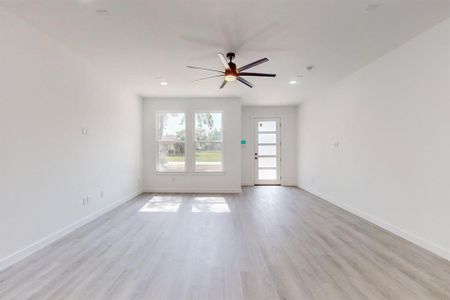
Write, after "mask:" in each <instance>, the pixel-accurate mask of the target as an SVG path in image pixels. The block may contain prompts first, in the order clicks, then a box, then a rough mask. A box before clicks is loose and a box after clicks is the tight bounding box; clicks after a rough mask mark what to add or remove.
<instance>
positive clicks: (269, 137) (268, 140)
mask: <svg viewBox="0 0 450 300" xmlns="http://www.w3.org/2000/svg"><path fill="white" fill-rule="evenodd" d="M258 143H259V144H276V143H277V134H276V133H259V134H258Z"/></svg>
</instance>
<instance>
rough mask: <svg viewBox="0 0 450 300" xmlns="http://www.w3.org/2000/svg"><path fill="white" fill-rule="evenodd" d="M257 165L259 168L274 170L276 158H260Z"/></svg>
mask: <svg viewBox="0 0 450 300" xmlns="http://www.w3.org/2000/svg"><path fill="white" fill-rule="evenodd" d="M258 164H259V167H260V168H276V167H277V158H276V157H260V158H258Z"/></svg>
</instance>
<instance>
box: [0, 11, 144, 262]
mask: <svg viewBox="0 0 450 300" xmlns="http://www.w3.org/2000/svg"><path fill="white" fill-rule="evenodd" d="M0 101H1V102H0V105H1V106H0V151H1V152H0V154H1V156H0V179H1V181H0V182H1V186H0V188H1V190H0V196H1V198H0V269H1V268H4V267H6V266H7V265H9V264H11V263H12V262H14V261H16V260H18V259H20V258H22V257H23V256H25V255H28V254H30V253H31V252H33V251H35V250H36V249H38V248H40V247H42V246H44V245H45V244H47V243H48V242H50V241H52V240H53V239H55V238H57V237H59V236H61V235H62V234H63V233H65V232H67V231H68V230H70V229H73V228H74V227H76V226H77V225H79V224H82V223H83V222H85V221H87V220H89V219H90V217H89V216H91V217H92V216H93V215H95V214H96V213H99V212H102V211H104V210H105V209H106V208H108V207H111V206H113V205H114V204H116V203H117V202H121V201H124V200H128V199H129V198H131V197H132V196H134V195H135V194H136V193H139V192H140V191H141V188H142V183H141V177H142V169H141V167H142V102H141V100H140V99H138V98H137V97H136V96H134V95H131V94H128V93H125V91H124V90H123V89H122V88H121V87H120V85H117V84H115V83H113V82H111V81H109V80H108V79H107V77H106V76H105V74H103V73H99V72H98V71H97V70H95V69H94V68H92V67H90V66H88V65H86V64H85V62H84V61H83V60H81V59H80V58H79V57H78V56H76V55H74V54H73V53H72V52H71V51H69V50H68V49H66V48H64V47H63V46H61V45H60V44H58V43H57V42H55V41H53V40H52V39H50V38H48V37H47V36H45V35H44V34H41V33H40V32H38V31H36V30H34V29H33V28H32V27H30V26H29V25H27V24H26V23H24V22H22V21H21V20H19V19H17V18H16V17H14V16H12V15H11V14H9V13H7V12H5V11H3V10H1V9H0ZM82 127H87V128H88V131H89V135H88V136H84V135H82V134H81V128H82ZM101 191H103V192H104V197H103V198H101V197H100V193H101ZM85 195H89V196H90V197H91V200H90V203H89V204H88V205H85V206H83V205H82V198H83V197H84V196H85Z"/></svg>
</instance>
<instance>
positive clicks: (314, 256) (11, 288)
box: [0, 187, 450, 300]
mask: <svg viewBox="0 0 450 300" xmlns="http://www.w3.org/2000/svg"><path fill="white" fill-rule="evenodd" d="M0 299H20V300H22V299H39V300H40V299H58V300H60V299H76V300H81V299H83V300H84V299H108V300H111V299H119V300H122V299H161V300H170V299H176V300H179V299H196V300H197V299H200V300H201V299H214V300H219V299H225V300H234V299H236V300H244V299H255V300H261V299H268V300H276V299H285V300H286V299H295V300H297V299H311V300H322V299H333V300H336V299H338V300H339V299H342V300H344V299H345V300H349V299H358V300H362V299H376V300H380V299H393V300H394V299H395V300H402V299H405V300H411V299H447V300H449V299H450V263H449V262H448V261H446V260H444V259H442V258H439V257H437V256H435V255H433V254H431V253H430V252H428V251H425V250H424V249H422V248H419V247H417V246H415V245H413V244H411V243H409V242H407V241H405V240H404V239H401V238H399V237H397V236H395V235H393V234H391V233H389V232H387V231H385V230H383V229H381V228H379V227H377V226H375V225H373V224H371V223H368V222H367V221H365V220H363V219H361V218H359V217H357V216H354V215H352V214H350V213H348V212H346V211H344V210H342V209H340V208H338V207H336V206H333V205H331V204H330V203H328V202H326V201H324V200H322V199H320V198H318V197H316V196H314V195H311V194H309V193H307V192H305V191H302V190H299V189H297V188H288V187H249V188H244V190H243V193H241V194H216V195H196V194H173V195H169V194H158V195H157V194H143V195H141V196H139V197H137V198H135V199H133V200H132V201H129V202H127V203H125V204H124V205H122V206H120V207H118V208H116V209H115V210H113V211H111V212H109V213H108V214H106V215H104V216H102V217H100V218H99V219H97V220H95V221H93V222H91V223H89V224H87V225H85V226H83V227H82V228H80V229H78V230H76V231H74V232H73V233H71V234H69V235H67V236H65V237H64V238H62V239H60V240H58V241H56V242H55V243H53V244H51V245H50V246H48V247H45V248H44V249H42V250H41V251H39V252H37V253H35V254H33V255H32V256H30V257H28V258H26V259H25V260H23V261H21V262H19V263H17V264H15V265H13V266H11V267H10V268H8V269H6V270H4V271H2V272H0Z"/></svg>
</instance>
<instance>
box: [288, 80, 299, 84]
mask: <svg viewBox="0 0 450 300" xmlns="http://www.w3.org/2000/svg"><path fill="white" fill-rule="evenodd" d="M296 83H297V80H291V81H289V84H296Z"/></svg>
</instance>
